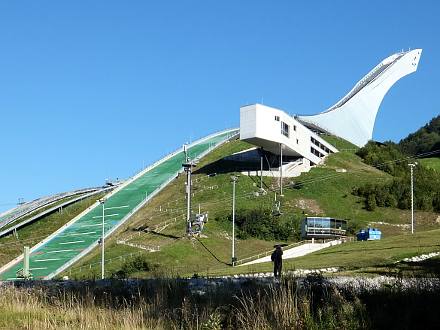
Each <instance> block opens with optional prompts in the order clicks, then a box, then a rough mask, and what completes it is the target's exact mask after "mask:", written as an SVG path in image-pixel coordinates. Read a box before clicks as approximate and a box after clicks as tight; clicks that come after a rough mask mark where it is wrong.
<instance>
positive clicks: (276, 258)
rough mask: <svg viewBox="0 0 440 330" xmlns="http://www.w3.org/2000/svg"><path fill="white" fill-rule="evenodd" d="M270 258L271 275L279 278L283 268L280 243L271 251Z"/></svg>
mask: <svg viewBox="0 0 440 330" xmlns="http://www.w3.org/2000/svg"><path fill="white" fill-rule="evenodd" d="M270 259H271V260H272V262H273V276H274V277H275V278H280V277H281V270H282V268H283V250H282V249H281V246H280V245H277V246H276V247H275V251H273V252H272V255H271V256H270Z"/></svg>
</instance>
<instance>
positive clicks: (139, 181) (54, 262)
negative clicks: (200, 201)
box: [0, 129, 239, 280]
mask: <svg viewBox="0 0 440 330" xmlns="http://www.w3.org/2000/svg"><path fill="white" fill-rule="evenodd" d="M238 134H239V130H238V129H230V130H226V131H222V132H219V133H215V134H212V135H209V136H207V137H205V138H203V139H200V140H198V141H196V142H194V143H192V144H190V145H189V146H188V148H187V150H188V154H189V157H190V158H191V159H195V158H200V157H203V156H204V155H206V154H208V153H209V152H210V151H212V150H213V149H214V148H216V147H218V146H220V145H221V144H223V143H225V142H227V141H229V140H230V139H231V138H233V137H237V136H238ZM184 157H185V156H184V152H183V148H180V149H179V150H177V151H175V152H173V153H171V154H169V155H168V156H166V157H164V158H163V159H161V160H159V161H158V162H156V163H155V164H153V165H151V166H149V167H148V168H146V169H144V170H143V171H141V172H140V173H138V174H137V175H135V176H134V177H133V178H131V179H129V180H127V181H126V182H125V183H124V184H122V185H121V186H119V187H118V188H117V189H115V190H114V191H112V192H111V193H109V194H108V195H106V196H105V197H104V198H105V209H109V210H108V212H106V214H105V217H104V218H105V226H104V227H105V229H104V232H105V237H108V236H109V235H111V234H112V233H113V232H114V231H115V230H116V229H118V228H119V226H121V225H122V224H123V223H124V222H125V221H127V220H128V219H129V218H130V217H131V216H132V215H133V214H134V213H135V212H136V211H138V210H139V209H140V208H141V207H142V206H143V205H145V203H147V202H148V201H149V200H150V199H151V198H153V197H154V196H155V195H156V194H157V193H159V192H160V191H161V190H162V189H163V188H164V187H166V186H167V185H168V184H169V183H170V182H171V181H172V180H173V179H174V178H176V176H177V175H178V174H179V173H180V172H181V171H182V163H183V162H184V161H185V159H184ZM121 206H127V207H124V208H120V207H121ZM101 234H102V206H101V205H100V203H99V202H96V203H95V204H94V205H92V206H91V207H89V208H88V209H86V210H85V211H84V212H82V213H81V214H79V215H78V216H77V217H75V218H74V219H72V220H71V221H70V222H69V223H67V224H65V225H64V226H63V227H61V228H60V229H58V230H57V231H56V232H54V233H53V234H51V235H50V236H48V237H47V238H46V239H44V240H43V241H41V242H40V243H38V244H37V245H35V246H34V247H32V249H31V250H30V257H29V264H30V272H31V273H32V276H33V279H51V278H53V277H55V276H56V275H58V274H59V273H61V272H62V271H64V270H65V269H67V268H68V267H69V266H71V265H72V264H74V263H75V262H77V261H78V260H79V259H80V258H82V257H83V256H85V255H86V254H87V253H89V252H90V251H92V250H93V249H94V248H95V247H96V246H98V244H99V240H100V238H101ZM22 260H23V255H21V256H19V257H17V258H16V259H14V260H12V261H11V262H9V263H8V264H6V265H5V266H3V267H1V268H0V280H16V279H17V278H16V273H17V271H18V270H19V269H21V268H22V264H23V262H22Z"/></svg>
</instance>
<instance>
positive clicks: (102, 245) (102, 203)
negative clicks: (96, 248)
mask: <svg viewBox="0 0 440 330" xmlns="http://www.w3.org/2000/svg"><path fill="white" fill-rule="evenodd" d="M99 202H100V203H101V205H102V234H101V280H103V279H104V273H105V270H104V263H105V262H104V260H105V255H104V236H105V235H104V234H105V222H104V220H105V215H104V213H105V206H104V204H105V199H104V198H102V199H100V200H99Z"/></svg>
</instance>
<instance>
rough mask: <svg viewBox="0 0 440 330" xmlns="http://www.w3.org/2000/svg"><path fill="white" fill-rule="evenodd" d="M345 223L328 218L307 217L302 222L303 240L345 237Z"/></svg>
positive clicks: (344, 221)
mask: <svg viewBox="0 0 440 330" xmlns="http://www.w3.org/2000/svg"><path fill="white" fill-rule="evenodd" d="M346 230H347V221H346V220H341V219H334V218H329V217H307V218H305V219H304V221H303V225H302V228H301V236H302V237H303V238H313V237H314V238H326V237H329V238H331V237H341V236H345V233H346Z"/></svg>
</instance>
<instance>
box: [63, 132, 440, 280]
mask: <svg viewBox="0 0 440 330" xmlns="http://www.w3.org/2000/svg"><path fill="white" fill-rule="evenodd" d="M326 138H327V139H328V140H329V141H331V142H332V143H334V144H335V145H336V146H337V147H338V148H339V150H341V152H339V153H337V154H333V155H330V156H329V157H328V158H327V160H326V162H325V164H323V165H320V166H318V167H315V168H313V169H312V170H311V171H310V172H309V173H304V174H302V175H301V176H300V177H298V178H291V179H285V181H284V185H285V189H284V197H282V199H281V205H282V206H281V209H282V212H283V214H282V215H281V216H280V217H278V218H275V220H274V221H279V222H283V221H289V220H292V219H293V220H294V221H295V222H296V223H297V225H298V226H299V223H300V221H301V219H302V218H303V217H304V216H305V215H326V216H333V217H339V218H345V219H349V222H350V228H351V230H352V231H355V230H357V229H358V228H360V227H365V226H368V225H372V226H375V227H379V228H380V229H381V230H382V232H383V234H384V237H390V236H395V235H402V234H406V233H408V228H407V227H405V226H403V225H405V224H408V223H409V222H410V212H409V211H402V210H399V209H393V208H379V207H378V208H376V209H375V211H373V212H370V211H366V210H365V209H364V203H362V202H361V200H360V198H359V197H356V196H354V195H352V194H351V192H352V190H353V188H354V187H356V186H359V185H361V184H364V183H374V182H384V181H387V180H391V176H389V175H387V174H385V173H384V172H381V171H379V170H377V169H375V168H373V167H370V166H368V165H366V164H364V163H363V162H362V161H361V159H360V158H359V157H358V156H356V155H355V154H354V151H355V150H356V147H354V146H353V145H351V144H349V143H347V142H345V141H343V140H341V139H337V138H334V137H326ZM250 147H251V145H249V144H247V143H245V142H242V141H234V142H230V143H227V144H225V145H223V146H222V147H220V148H219V149H217V150H215V151H214V152H212V153H211V154H209V155H208V156H207V157H205V158H204V159H202V160H201V162H200V163H199V164H198V166H197V169H199V174H195V175H194V176H193V185H194V196H193V209H195V210H196V209H197V208H198V206H199V204H200V208H201V210H202V211H208V212H209V219H210V220H209V222H208V223H207V225H206V226H205V230H204V233H203V234H204V235H203V237H201V238H199V239H188V238H187V237H186V236H185V214H186V210H185V207H186V201H185V198H184V194H185V185H184V182H185V178H184V175H181V176H180V177H179V178H177V179H176V180H174V182H172V183H171V184H170V185H169V186H168V187H167V188H166V189H164V190H163V191H162V192H161V193H160V194H159V195H158V196H156V197H155V198H154V199H153V200H152V201H151V202H150V203H148V204H147V205H146V206H145V207H143V208H142V209H141V210H140V211H139V212H137V213H136V214H135V215H134V216H133V217H132V219H131V220H130V221H129V222H128V223H127V224H126V225H125V226H123V227H122V228H121V229H120V230H119V231H118V232H117V233H115V235H113V237H112V238H110V239H109V240H108V243H107V245H106V259H110V261H109V262H108V264H107V276H109V275H110V274H111V273H113V272H116V271H118V270H120V269H121V267H124V266H123V265H124V262H126V261H127V258H128V259H130V254H139V253H140V254H142V255H143V256H144V259H145V260H146V261H148V263H149V265H150V266H151V265H153V266H155V267H153V268H154V270H153V271H150V272H149V273H150V274H151V273H152V272H168V273H173V274H176V273H180V274H190V273H196V272H199V273H206V272H217V271H220V272H225V271H226V272H228V271H230V266H228V264H229V263H230V260H231V232H232V230H231V224H230V223H228V222H225V221H216V220H215V219H216V218H222V217H223V218H224V217H225V216H226V215H228V214H230V213H231V203H232V202H231V195H232V185H231V183H230V175H231V174H232V173H226V174H217V175H215V176H207V175H206V173H203V170H200V169H203V168H204V167H205V166H206V165H208V164H210V163H212V162H214V161H216V160H219V159H221V158H223V157H225V156H227V155H230V154H232V153H234V152H237V151H240V150H245V149H248V148H250ZM258 184H259V178H256V177H248V176H245V175H241V176H240V178H239V182H238V184H237V210H244V209H256V208H260V207H263V208H269V209H270V208H272V206H273V203H274V198H275V191H277V189H278V185H277V180H274V179H271V178H264V184H265V189H266V191H267V192H268V194H267V195H265V196H258V197H256V196H254V193H255V192H256V191H258ZM278 198H279V197H278ZM437 217H438V215H437V214H435V213H431V212H417V213H416V223H417V231H426V230H431V229H437V228H438V223H437V222H436V220H437V221H438V218H437ZM147 228H148V229H149V231H148V232H146V230H145V229H147ZM298 229H299V227H297V230H298ZM434 233H435V234H434V235H437V233H436V232H434ZM121 241H124V242H125V244H121ZM403 241H405V239H403ZM290 242H291V241H289V242H287V243H290ZM127 243H128V244H131V245H137V247H133V246H128V245H127ZM275 243H280V242H275V241H263V240H258V239H246V240H238V242H237V246H236V251H237V257H238V259H241V258H244V257H248V256H252V255H255V254H258V253H260V252H263V251H267V250H270V249H271V248H272V246H273V245H274V244H275ZM375 244H376V243H375ZM149 247H160V251H159V252H152V253H150V252H146V251H145V250H144V249H146V248H149ZM142 248H144V249H142ZM344 248H345V247H344ZM335 251H337V250H335ZM416 252H417V251H415V250H411V251H410V253H416ZM361 253H362V252H361ZM305 258H307V257H305ZM99 261H100V251H99V249H96V250H95V251H93V252H92V253H91V254H89V255H88V256H86V257H85V258H84V259H82V260H81V261H80V262H79V263H77V264H76V265H74V266H73V267H72V268H71V269H70V270H68V271H67V272H66V273H68V274H70V275H71V276H74V277H93V276H94V275H98V274H99V272H100V268H99ZM320 262H321V261H319V260H317V261H316V262H315V263H313V259H312V261H310V263H309V264H308V265H310V266H313V265H318V264H320ZM354 263H356V262H355V261H354ZM304 265H305V264H304ZM264 267H266V266H264ZM267 267H270V265H267ZM147 274H148V272H147V273H145V272H144V273H137V274H135V275H139V276H144V275H147Z"/></svg>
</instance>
